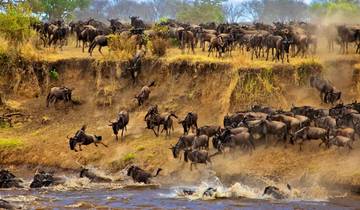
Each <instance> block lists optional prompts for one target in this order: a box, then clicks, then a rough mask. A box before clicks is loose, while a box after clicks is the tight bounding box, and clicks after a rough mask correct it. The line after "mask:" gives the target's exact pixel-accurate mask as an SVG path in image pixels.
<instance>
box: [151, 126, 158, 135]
mask: <svg viewBox="0 0 360 210" xmlns="http://www.w3.org/2000/svg"><path fill="white" fill-rule="evenodd" d="M152 130H153V131H154V134H155V136H158V134H157V133H156V131H155V130H154V128H152Z"/></svg>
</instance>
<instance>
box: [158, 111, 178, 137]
mask: <svg viewBox="0 0 360 210" xmlns="http://www.w3.org/2000/svg"><path fill="white" fill-rule="evenodd" d="M171 117H175V118H176V119H178V117H177V116H176V115H175V113H174V112H171V113H170V114H168V115H166V116H165V117H164V120H163V129H162V130H161V133H162V132H163V131H165V133H166V135H167V136H170V132H171V130H172V131H174V125H173V120H172V119H171Z"/></svg>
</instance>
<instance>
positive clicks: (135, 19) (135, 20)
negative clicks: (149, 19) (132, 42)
mask: <svg viewBox="0 0 360 210" xmlns="http://www.w3.org/2000/svg"><path fill="white" fill-rule="evenodd" d="M129 18H130V20H131V26H132V27H134V28H135V29H138V28H141V29H145V24H144V22H143V21H142V20H141V19H140V17H139V16H129Z"/></svg>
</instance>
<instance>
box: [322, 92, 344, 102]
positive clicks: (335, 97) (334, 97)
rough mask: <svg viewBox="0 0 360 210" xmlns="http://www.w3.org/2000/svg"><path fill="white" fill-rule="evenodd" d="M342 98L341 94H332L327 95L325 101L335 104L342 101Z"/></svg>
mask: <svg viewBox="0 0 360 210" xmlns="http://www.w3.org/2000/svg"><path fill="white" fill-rule="evenodd" d="M340 98H341V92H340V91H337V92H330V93H327V94H326V95H325V101H326V102H330V103H332V104H333V103H335V102H336V101H338V100H340Z"/></svg>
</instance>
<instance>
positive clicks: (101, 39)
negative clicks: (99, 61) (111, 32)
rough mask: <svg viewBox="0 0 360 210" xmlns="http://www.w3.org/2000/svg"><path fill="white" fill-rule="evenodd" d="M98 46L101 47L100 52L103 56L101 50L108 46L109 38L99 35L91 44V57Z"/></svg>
mask: <svg viewBox="0 0 360 210" xmlns="http://www.w3.org/2000/svg"><path fill="white" fill-rule="evenodd" d="M97 45H99V52H100V54H101V55H102V52H101V48H102V47H105V46H108V37H107V36H104V35H98V36H96V37H95V39H94V40H93V41H92V42H91V44H90V46H89V53H90V56H92V52H93V50H94V49H95V47H96V46H97Z"/></svg>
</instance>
